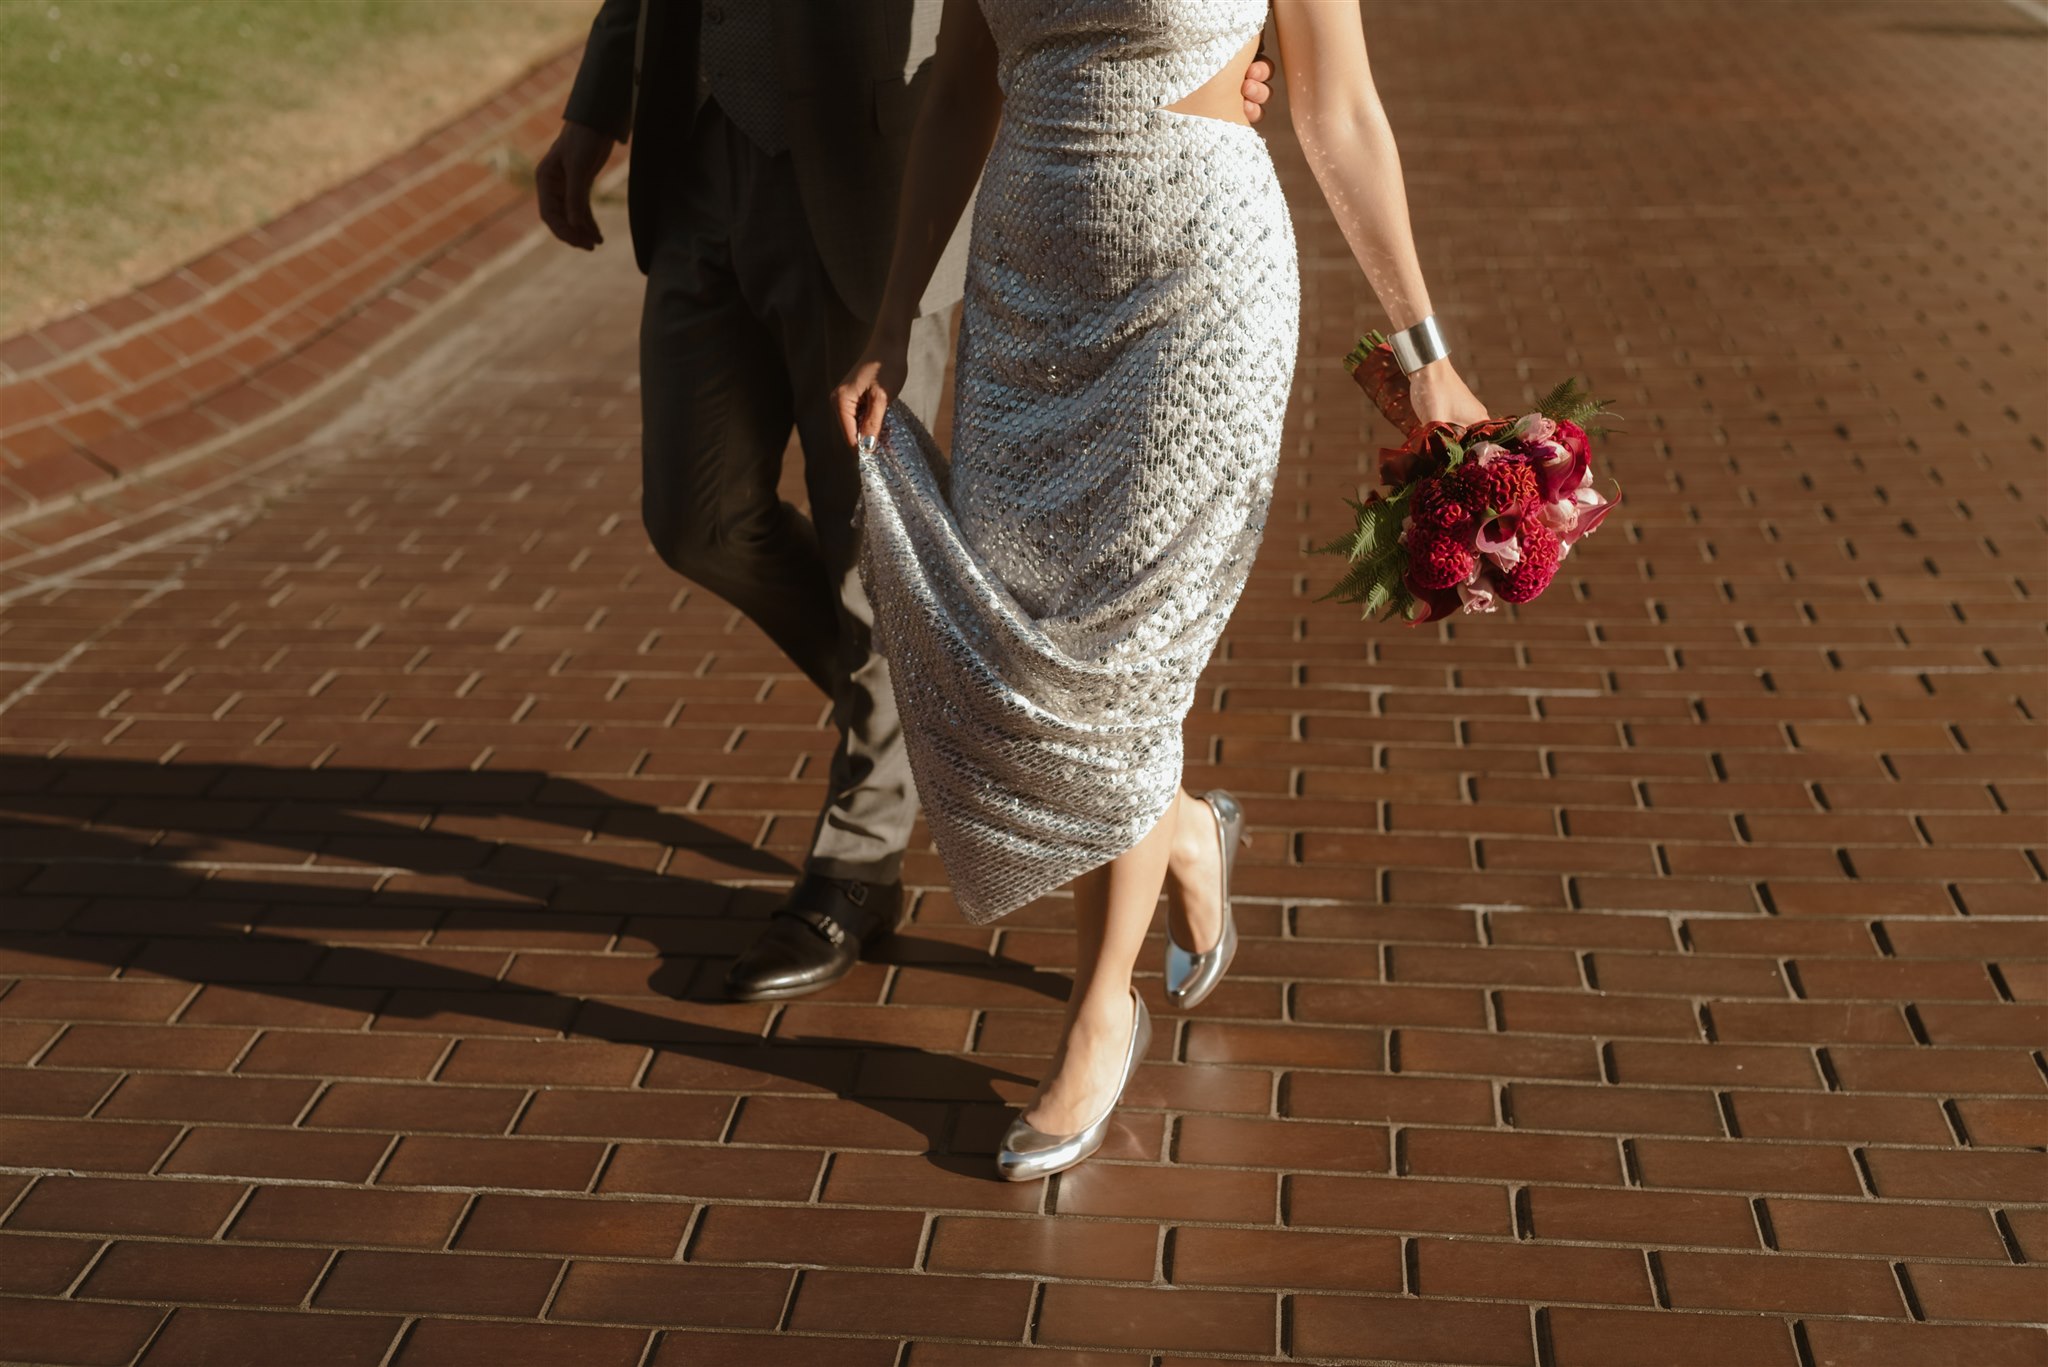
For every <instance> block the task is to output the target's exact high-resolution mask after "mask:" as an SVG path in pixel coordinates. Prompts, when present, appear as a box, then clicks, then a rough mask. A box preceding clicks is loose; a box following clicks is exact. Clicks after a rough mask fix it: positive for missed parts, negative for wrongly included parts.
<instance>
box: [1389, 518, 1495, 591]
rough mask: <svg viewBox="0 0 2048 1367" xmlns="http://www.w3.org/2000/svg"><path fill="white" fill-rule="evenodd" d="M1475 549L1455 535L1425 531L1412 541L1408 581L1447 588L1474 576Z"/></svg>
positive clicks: (1409, 550) (1409, 544)
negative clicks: (1454, 536)
mask: <svg viewBox="0 0 2048 1367" xmlns="http://www.w3.org/2000/svg"><path fill="white" fill-rule="evenodd" d="M1478 563H1479V562H1478V560H1477V559H1476V558H1475V557H1474V556H1473V554H1472V548H1471V547H1470V546H1467V545H1466V544H1465V543H1464V542H1462V541H1459V540H1457V539H1455V538H1453V537H1448V536H1444V535H1441V534H1439V533H1433V532H1424V533H1422V534H1421V535H1420V536H1416V537H1413V538H1411V539H1410V541H1409V543H1408V575H1407V577H1408V580H1409V582H1410V583H1411V585H1413V586H1418V587H1421V588H1425V589H1447V588H1449V587H1451V585H1453V584H1455V583H1458V582H1459V581H1460V580H1463V579H1468V578H1470V577H1471V575H1472V567H1473V566H1474V565H1476V564H1478Z"/></svg>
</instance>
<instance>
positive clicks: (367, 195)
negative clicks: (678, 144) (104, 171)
mask: <svg viewBox="0 0 2048 1367" xmlns="http://www.w3.org/2000/svg"><path fill="white" fill-rule="evenodd" d="M579 55H580V48H579V49H578V51H572V52H565V53H559V54H557V55H556V56H555V57H553V58H552V59H550V60H548V61H544V62H541V63H538V64H537V65H535V66H534V68H533V69H532V70H531V71H529V72H527V73H526V74H525V75H523V76H522V77H520V78H519V79H518V80H516V81H513V82H512V83H511V84H510V85H508V86H506V87H505V88H504V89H503V90H501V91H499V92H498V93H497V94H496V95H494V96H493V97H492V98H490V99H488V100H486V101H484V102H483V103H482V104H481V105H479V106H477V107H476V108H475V109H473V110H470V111H469V112H468V113H466V114H464V115H462V116H461V117H459V118H455V119H451V120H449V121H448V123H446V124H445V125H443V126H442V127H440V128H437V129H435V130H434V131H433V132H431V133H429V134H428V135H427V136H425V137H423V138H421V139H420V140H419V141H418V142H417V143H415V144H414V145H413V146H411V147H408V148H406V149H405V150H404V151H402V152H399V153H396V154H395V155H393V156H390V157H388V158H386V159H385V160H384V161H382V162H380V163H379V164H377V165H376V166H373V167H371V168H370V169H369V170H367V171H365V172H363V173H362V174H361V175H359V176H356V177H354V178H352V179H350V180H348V181H345V182H343V183H342V184H340V185H336V186H334V187H333V188H332V189H330V190H328V191H326V192H325V193H323V194H319V195H316V196H314V197H313V198H312V199H309V200H307V201H306V202H305V203H303V204H300V205H297V206H296V207H294V208H292V209H291V210H290V211H288V212H286V213H284V214H282V215H280V216H279V217H277V218H276V219H273V220H272V221H270V222H268V223H265V224H263V225H262V226H261V227H258V228H254V229H251V230H250V231H248V232H246V233H243V234H241V235H240V236H238V237H236V238H234V239H233V240H232V241H229V242H225V243H222V244H221V245H220V246H219V247H217V248H215V249H214V250H212V251H210V252H208V253H207V254H206V255H204V256H202V257H200V258H198V259H197V260H194V261H190V262H188V263H186V264H185V265H184V266H181V267H180V268H178V269H177V270H174V271H171V272H168V273H167V274H165V275H164V276H163V277H161V278H160V279H157V280H153V281H150V282H149V283H148V284H146V285H144V286H142V287H141V288H139V289H136V290H133V291H131V292H130V293H128V294H124V295H121V296H119V297H117V298H113V299H109V300H106V301H105V302H103V303H101V304H99V305H97V306H96V307H94V308H91V309H87V310H83V311H81V312H78V313H74V314H71V315H69V316H66V317H63V318H58V319H55V320H53V321H51V322H49V323H46V324H44V325H43V326H41V327H37V328H32V329H30V330H28V331H26V332H22V333H18V334H16V335H14V336H11V337H5V338H0V565H4V564H6V563H8V562H10V561H13V560H15V559H17V558H22V557H24V555H33V554H34V553H37V552H45V551H47V550H49V549H50V548H53V547H59V546H62V545H63V544H64V543H65V542H67V541H70V540H73V539H77V538H84V537H95V538H97V537H107V536H110V535H113V534H118V533H119V532H120V531H121V530H122V529H123V526H124V524H127V523H132V522H134V521H136V520H137V519H138V518H139V516H140V515H141V514H142V513H143V511H144V510H145V509H148V508H151V507H153V506H155V505H157V504H160V503H162V502H164V501H166V500H169V499H174V498H176V497H178V496H179V495H181V494H184V493H187V492H189V491H191V490H193V489H195V488H199V487H201V486H204V485H205V484H207V483H209V482H212V481H214V480H218V479H221V478H233V477H235V476H236V475H238V474H242V473H245V467H246V464H247V462H246V460H242V461H238V460H235V459H233V458H232V456H231V455H229V454H227V453H221V452H215V451H212V450H211V449H210V448H212V447H214V446H216V445H218V444H219V440H220V438H221V437H222V436H223V435H225V434H231V433H234V432H236V431H237V430H238V429H241V428H244V427H246V426H248V425H249V424H251V423H253V422H256V421H258V420H259V419H263V418H266V417H270V416H273V415H282V414H286V413H289V412H290V411H291V410H292V409H293V408H294V407H295V406H296V405H298V404H299V403H300V401H302V400H303V399H304V398H305V397H306V396H307V395H309V394H311V393H313V392H314V391H316V390H319V389H320V388H322V387H323V386H325V385H326V384H328V383H329V382H330V381H331V380H333V379H335V378H336V377H337V376H339V375H342V374H344V373H346V372H347V371H348V370H349V369H350V368H351V367H352V366H355V365H356V364H357V363H358V362H360V361H361V360H362V358H363V357H364V356H366V355H367V354H369V353H371V352H374V351H375V350H376V349H377V348H378V347H379V346H380V345H381V344H383V343H385V342H386V341H387V340H388V339H390V338H391V337H393V336H394V335H395V334H398V333H400V332H402V331H403V330H405V329H406V328H407V327H408V326H410V325H412V324H414V323H415V322H417V321H418V320H419V319H420V318H421V317H422V316H423V315H426V314H428V313H430V312H431V311H432V310H433V307H434V305H435V304H436V303H438V302H439V301H440V300H442V299H443V298H444V297H445V296H446V295H447V294H448V293H449V291H451V290H453V289H455V288H456V287H457V286H459V285H460V284H461V283H462V282H463V281H465V280H467V279H469V278H470V277H471V276H472V275H473V274H474V273H475V272H476V271H477V270H478V268H479V267H481V266H482V265H483V264H484V263H486V262H488V261H490V260H491V259H492V258H493V257H495V256H497V255H498V254H499V253H501V252H503V251H504V250H505V248H506V247H508V246H509V245H511V244H512V243H513V242H515V241H517V240H518V239H519V238H520V237H522V236H523V235H524V234H525V232H526V230H527V229H528V227H529V226H530V223H531V219H532V212H531V199H532V193H531V191H530V190H529V189H527V188H526V186H525V185H524V183H523V178H522V177H520V176H518V175H512V174H507V173H508V172H510V171H512V170H514V168H516V167H517V166H519V165H520V164H521V163H522V162H530V161H531V160H532V159H533V158H534V157H536V156H538V155H539V154H540V152H541V151H542V150H543V149H544V148H545V147H546V146H547V142H548V139H549V138H551V137H552V136H553V134H554V130H555V129H557V128H559V127H560V126H561V124H560V120H559V114H560V111H561V107H562V99H563V95H564V93H565V92H566V90H567V88H568V82H569V79H570V77H571V76H572V75H573V74H574V72H575V69H576V59H577V57H578V56H579Z"/></svg>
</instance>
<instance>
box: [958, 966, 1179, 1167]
mask: <svg viewBox="0 0 2048 1367" xmlns="http://www.w3.org/2000/svg"><path fill="white" fill-rule="evenodd" d="M1151 1043H1152V1013H1151V1012H1149V1011H1147V1010H1146V1009H1145V1002H1144V999H1143V998H1141V997H1139V995H1138V989H1137V988H1135V987H1134V988H1132V989H1131V1043H1130V1046H1129V1049H1128V1050H1127V1051H1126V1052H1125V1054H1124V1076H1123V1080H1122V1081H1121V1082H1119V1083H1117V1085H1116V1095H1115V1096H1113V1097H1111V1098H1110V1099H1109V1105H1108V1106H1107V1107H1105V1108H1104V1109H1103V1112H1102V1114H1101V1115H1099V1116H1097V1117H1096V1118H1095V1120H1094V1121H1093V1122H1092V1123H1090V1124H1089V1125H1088V1126H1087V1127H1086V1128H1084V1129H1082V1130H1080V1131H1078V1132H1077V1133H1074V1134H1047V1133H1046V1132H1045V1131H1044V1130H1041V1129H1039V1128H1038V1127H1037V1126H1035V1125H1027V1124H1025V1123H1024V1114H1023V1112H1021V1111H1019V1112H1018V1113H1017V1118H1016V1119H1014V1120H1012V1121H1011V1122H1010V1128H1009V1129H1008V1130H1007V1131H1006V1132H1005V1133H1004V1135H1003V1143H1002V1147H1001V1148H999V1149H998V1150H996V1171H997V1172H998V1173H1000V1174H1001V1175H1002V1178H1003V1180H1004V1181H1005V1182H1033V1181H1036V1180H1037V1179H1039V1178H1041V1177H1050V1176H1052V1175H1053V1174H1054V1173H1056V1172H1065V1171H1066V1170H1067V1169H1068V1168H1071V1167H1073V1166H1074V1165H1075V1164H1076V1163H1079V1162H1080V1161H1081V1160H1082V1159H1084V1158H1086V1157H1087V1156H1088V1155H1089V1154H1091V1153H1094V1152H1095V1151H1096V1150H1097V1149H1099V1148H1101V1147H1102V1141H1103V1139H1104V1138H1105V1137H1106V1136H1107V1135H1108V1134H1109V1118H1110V1116H1111V1115H1113V1114H1114V1113H1115V1112H1116V1108H1117V1103H1118V1102H1120V1101H1122V1100H1123V1099H1124V1091H1125V1089H1126V1088H1128V1087H1129V1086H1130V1085H1131V1078H1132V1076H1133V1075H1135V1074H1136V1073H1137V1071H1138V1061H1139V1060H1140V1059H1142V1058H1144V1057H1145V1050H1146V1049H1147V1048H1149V1047H1150V1046H1151Z"/></svg>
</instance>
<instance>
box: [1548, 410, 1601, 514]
mask: <svg viewBox="0 0 2048 1367" xmlns="http://www.w3.org/2000/svg"><path fill="white" fill-rule="evenodd" d="M1556 427H1557V431H1556V433H1555V434H1554V435H1553V436H1552V437H1551V439H1550V440H1549V441H1547V442H1539V443H1536V463H1535V471H1536V492H1537V496H1538V497H1540V498H1541V499H1542V500H1543V501H1544V502H1545V503H1555V502H1556V501H1557V500H1559V499H1561V498H1570V497H1571V496H1572V491H1573V490H1574V489H1577V488H1578V487H1579V481H1580V480H1581V479H1583V478H1585V475H1586V471H1587V470H1588V469H1590V468H1591V466H1592V463H1593V456H1592V448H1591V446H1589V445H1588V444H1587V442H1586V430H1585V429H1584V428H1582V427H1580V426H1579V425H1578V424H1577V423H1575V422H1566V421H1564V420H1563V419H1562V418H1560V419H1558V420H1557V423H1556Z"/></svg>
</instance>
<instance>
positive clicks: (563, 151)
mask: <svg viewBox="0 0 2048 1367" xmlns="http://www.w3.org/2000/svg"><path fill="white" fill-rule="evenodd" d="M611 155H612V140H611V137H610V135H609V134H605V133H600V132H599V131H598V130H597V129H595V128H592V127H590V126H589V125H588V124H582V123H573V122H571V121H569V120H567V119H564V120H563V121H562V131H561V132H560V133H558V134H556V135H555V144H554V146H552V147H550V148H548V150H547V154H546V155H545V156H543V157H542V158H541V159H540V164H539V165H537V166H535V167H534V168H533V184H534V189H535V191H536V192H537V193H538V194H539V196H540V218H541V222H543V223H545V224H547V225H548V231H549V232H551V233H553V234H554V235H555V236H556V237H559V238H560V239H562V241H564V242H566V243H568V244H569V245H570V246H572V247H581V248H582V249H583V250H584V251H590V250H592V249H593V248H595V247H596V246H597V245H598V244H599V243H600V242H603V241H604V234H603V233H601V232H599V231H598V230H597V216H596V215H595V214H593V213H591V211H590V188H591V186H593V185H595V184H596V183H597V173H598V172H599V171H602V170H603V169H604V164H605V163H606V162H607V161H610V160H611Z"/></svg>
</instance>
